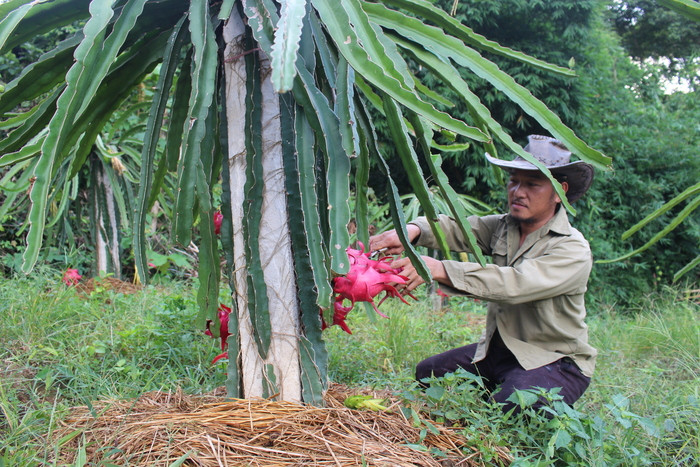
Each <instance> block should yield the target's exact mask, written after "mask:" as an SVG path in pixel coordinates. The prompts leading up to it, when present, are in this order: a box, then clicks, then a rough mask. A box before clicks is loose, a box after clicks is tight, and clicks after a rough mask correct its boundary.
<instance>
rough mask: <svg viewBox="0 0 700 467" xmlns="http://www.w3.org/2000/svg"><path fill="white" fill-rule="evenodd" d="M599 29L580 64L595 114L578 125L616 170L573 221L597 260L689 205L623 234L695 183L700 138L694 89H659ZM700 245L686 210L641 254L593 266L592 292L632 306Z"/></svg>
mask: <svg viewBox="0 0 700 467" xmlns="http://www.w3.org/2000/svg"><path fill="white" fill-rule="evenodd" d="M601 20H602V19H601ZM597 31H599V33H598V35H597V36H596V37H595V40H594V41H592V42H591V43H590V44H589V45H590V49H589V50H587V52H586V53H587V56H588V57H589V60H590V61H589V62H586V63H582V64H581V74H582V78H581V79H582V82H583V83H584V84H585V89H586V94H587V98H586V100H585V102H584V107H583V110H584V112H585V113H586V114H588V115H596V116H598V118H595V119H590V120H589V121H587V122H586V123H585V124H584V125H582V130H581V131H582V133H583V134H584V135H586V137H587V140H588V141H590V142H591V144H593V145H595V146H596V147H599V148H601V149H602V150H603V151H604V152H606V153H608V154H612V155H614V156H615V161H616V162H615V170H614V171H613V172H610V173H603V172H600V171H598V172H597V173H596V180H595V182H594V183H593V187H592V188H591V190H590V192H589V193H588V194H587V195H586V197H585V198H583V199H582V202H583V203H584V204H583V205H582V206H581V212H580V214H579V216H577V219H576V221H575V226H576V227H577V228H578V229H579V230H581V231H582V232H583V233H584V235H585V236H586V238H587V239H588V240H589V242H590V243H591V248H592V251H593V255H594V258H595V259H599V260H603V259H613V258H617V257H619V256H622V255H624V254H626V253H628V252H630V251H633V250H635V249H637V248H640V247H642V246H643V245H644V244H645V243H647V242H648V241H649V240H650V239H651V238H652V237H653V236H654V235H655V234H656V233H657V232H659V231H661V230H663V229H664V228H665V227H666V226H667V225H668V224H669V223H670V221H671V219H673V217H675V216H676V215H678V214H679V213H680V212H681V210H682V209H683V208H685V206H686V204H687V203H680V204H679V205H677V206H675V207H674V208H673V209H670V210H668V211H667V212H666V213H665V214H664V215H662V216H659V217H657V218H655V219H654V220H653V222H650V223H649V224H648V225H646V226H645V228H644V229H642V230H640V231H639V232H637V233H636V234H635V235H633V236H631V237H630V238H629V239H626V240H623V239H622V235H623V233H624V232H625V231H626V230H627V229H629V228H630V227H632V226H633V225H635V224H637V223H638V222H639V221H641V220H642V219H643V218H645V217H646V216H648V215H650V214H651V213H652V212H654V211H656V210H657V209H658V208H660V207H661V206H663V205H664V203H666V202H667V201H670V200H672V199H673V198H674V197H676V196H678V195H679V194H680V193H681V192H683V191H684V190H685V189H686V188H688V187H690V186H692V185H693V184H695V183H697V180H698V177H700V159H698V157H697V154H698V153H700V137H699V136H698V135H699V133H698V132H697V131H694V130H693V129H694V128H696V127H697V122H698V119H700V105H699V101H698V99H697V98H696V96H695V94H696V93H693V92H691V93H688V94H684V93H675V94H671V95H664V94H663V92H662V91H661V90H660V87H659V84H658V82H645V81H644V80H643V79H642V75H643V72H642V71H641V70H639V68H638V67H636V66H635V65H634V64H632V63H631V62H630V61H629V60H628V59H627V57H626V56H625V55H624V53H623V51H622V49H621V48H620V46H619V42H618V40H617V39H616V38H615V36H614V35H612V34H611V33H609V32H606V31H605V29H604V28H599V29H597ZM699 245H700V228H699V225H698V218H697V216H695V215H691V216H690V217H688V218H686V219H685V220H684V222H683V223H682V224H681V225H680V226H678V227H677V228H676V229H675V230H674V231H672V232H671V233H669V234H668V235H666V236H665V237H664V238H662V239H661V240H659V242H658V243H657V244H656V245H654V246H652V247H651V248H649V249H648V250H646V251H645V252H644V253H643V254H642V255H638V256H633V257H632V258H629V259H627V260H625V261H623V262H616V263H611V264H596V265H595V267H594V268H593V274H592V280H591V283H590V288H589V290H590V292H591V293H589V297H590V298H591V299H593V300H594V301H597V300H600V301H602V302H603V303H605V302H607V303H610V302H612V301H613V300H619V301H620V302H621V303H622V304H626V305H629V304H630V303H631V302H632V301H633V300H634V297H638V296H640V293H645V292H647V291H649V290H650V289H653V288H654V287H655V286H656V285H657V284H660V283H661V284H663V283H669V282H670V281H671V279H672V278H673V275H674V274H675V273H676V272H677V271H678V270H680V269H681V268H683V267H684V266H685V265H686V264H688V263H689V262H690V261H691V260H693V258H695V257H697V256H698V253H699V252H698V246H699ZM693 274H694V273H692V272H691V274H690V278H689V280H690V282H691V283H692V282H693V281H694V279H693ZM602 294H611V295H610V296H607V297H604V296H602Z"/></svg>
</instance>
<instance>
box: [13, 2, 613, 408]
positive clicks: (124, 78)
mask: <svg viewBox="0 0 700 467" xmlns="http://www.w3.org/2000/svg"><path fill="white" fill-rule="evenodd" d="M0 18H1V20H0V39H2V41H1V42H0V43H1V44H2V49H1V50H2V51H6V50H11V48H12V47H14V46H15V45H16V44H20V43H22V42H24V41H26V40H28V39H29V38H31V37H33V36H34V35H36V34H41V33H43V32H46V31H49V30H51V29H53V28H56V27H58V26H61V25H63V24H67V23H69V22H73V21H76V20H79V19H84V20H86V22H85V23H84V26H83V27H82V29H81V30H80V31H79V33H77V34H76V36H74V37H73V38H71V39H68V40H67V41H65V42H63V43H61V44H60V45H59V46H58V47H57V48H56V49H54V50H53V51H51V52H48V53H46V54H45V55H43V56H42V57H41V58H40V59H39V60H38V61H36V62H34V63H32V64H30V65H29V66H28V67H27V68H25V70H24V71H23V72H22V73H21V74H20V76H18V77H17V78H16V79H15V80H13V81H12V82H10V83H8V85H7V88H6V90H5V93H4V94H3V95H2V96H0V111H2V112H4V113H5V114H7V113H8V112H11V111H12V110H13V109H15V108H16V107H17V106H18V105H19V104H20V103H21V102H25V101H28V100H32V99H37V98H39V97H40V99H38V102H37V104H36V105H35V106H34V107H33V108H32V109H29V110H27V111H25V112H24V113H22V115H21V116H20V117H17V118H16V120H15V121H16V122H17V124H16V128H15V130H14V131H13V132H12V133H11V134H10V135H9V136H8V138H7V140H10V141H12V143H11V144H10V143H8V142H3V145H2V148H0V151H2V152H0V154H2V155H1V156H0V165H11V164H15V163H18V162H20V161H29V164H28V165H27V167H26V168H25V170H24V172H23V173H25V174H28V175H27V176H28V177H30V178H31V180H32V183H33V186H32V187H31V194H30V198H31V201H32V207H31V210H30V212H29V214H28V221H29V223H30V228H29V232H28V234H27V250H26V254H25V258H24V260H25V263H24V269H25V271H30V270H31V268H32V267H33V266H34V264H35V262H36V260H37V257H38V252H39V250H40V248H41V245H42V237H43V234H44V227H45V223H46V219H47V217H48V215H49V213H48V212H47V200H48V198H49V196H50V194H51V193H52V190H55V189H56V186H55V178H54V177H55V175H56V173H57V169H58V168H59V167H61V166H63V165H64V164H65V165H67V166H68V167H69V168H70V170H69V172H68V173H69V174H74V173H75V171H77V170H78V169H79V167H81V166H82V165H83V164H84V163H85V160H86V155H87V154H88V153H89V151H90V148H91V147H92V145H93V144H94V142H95V138H96V135H97V133H98V132H99V129H100V128H101V127H102V126H103V125H104V124H105V122H106V120H107V119H108V117H109V115H110V114H111V113H112V112H114V111H115V109H117V108H118V107H119V105H120V103H121V102H122V101H123V100H124V98H125V96H126V95H128V93H129V91H130V90H131V89H133V87H134V86H137V85H138V84H139V83H140V81H141V80H142V79H143V77H144V76H145V75H147V74H148V73H149V72H150V71H151V70H153V68H154V67H155V66H156V65H158V64H161V70H160V77H159V82H158V85H157V90H156V92H155V95H154V99H153V102H152V106H151V111H150V116H149V120H148V125H147V128H146V130H145V132H144V134H143V138H144V147H143V152H142V154H141V159H142V163H141V167H142V171H141V183H140V186H139V193H138V196H137V207H136V211H135V213H134V219H135V224H136V225H135V227H134V230H135V232H136V233H135V236H134V246H135V255H136V261H137V272H138V274H139V276H140V277H141V278H142V280H146V267H145V256H144V245H145V242H146V240H145V238H144V223H145V222H144V219H145V213H146V212H147V211H148V209H149V203H150V202H152V200H153V195H154V193H155V191H156V190H158V189H159V187H160V185H161V182H162V177H163V174H164V173H165V172H167V171H174V172H176V173H177V176H178V185H179V186H178V192H177V198H176V200H175V203H174V206H173V210H172V212H173V217H174V220H173V222H174V238H175V240H176V241H178V242H180V243H183V244H188V243H189V242H190V241H192V240H193V239H196V238H197V236H195V234H194V233H193V229H198V234H199V235H198V237H199V238H198V240H199V280H200V290H199V292H198V302H199V304H200V308H201V310H202V311H201V313H200V316H199V318H198V320H197V324H198V326H201V327H202V328H204V326H205V323H206V322H207V320H211V321H215V322H216V321H218V310H217V308H218V293H219V282H218V281H219V276H220V274H219V270H218V265H219V261H218V250H217V237H216V234H215V229H214V222H213V218H214V213H215V209H216V206H214V204H213V201H212V194H211V190H212V185H213V184H214V183H215V182H216V180H217V179H218V177H219V174H220V173H223V182H224V188H225V194H224V205H223V206H222V212H223V214H224V224H223V226H222V232H223V233H222V243H223V244H224V249H225V253H226V255H227V257H229V258H231V261H230V264H229V280H230V283H231V284H232V288H233V300H234V305H235V307H234V308H235V310H236V311H234V312H232V313H231V314H230V315H228V316H227V318H228V320H229V321H228V325H229V328H230V329H232V332H231V336H229V338H228V345H229V357H230V358H229V370H228V374H229V382H228V389H229V393H230V394H231V395H232V396H239V397H240V396H243V397H250V396H260V395H274V394H279V397H281V398H284V399H290V400H294V399H300V398H301V399H303V400H305V401H308V402H315V403H319V402H320V401H321V397H322V393H323V390H324V388H325V384H326V368H325V365H326V364H325V361H326V353H325V347H324V345H323V340H322V338H321V326H322V320H321V319H320V316H319V315H321V316H322V318H323V321H325V323H327V324H332V323H333V315H334V303H333V298H332V289H331V280H332V278H333V277H334V276H336V275H342V274H345V273H346V272H347V271H348V268H349V259H348V256H347V254H346V252H345V248H346V247H347V246H348V243H349V235H348V231H347V224H348V222H349V220H350V217H351V215H352V214H354V215H355V217H356V218H357V221H358V235H359V237H360V239H364V240H366V239H367V225H366V218H367V216H366V212H367V201H366V198H364V197H363V196H362V195H360V197H359V198H358V200H357V203H356V212H355V213H351V212H350V209H349V204H348V199H349V194H350V178H351V173H352V165H353V164H354V165H356V166H357V167H358V170H357V171H356V172H355V184H356V186H357V187H364V186H366V183H367V182H366V180H367V176H368V175H367V170H366V167H368V165H369V163H368V160H369V159H370V157H372V158H375V159H376V160H377V161H379V164H378V166H379V168H380V170H381V171H382V172H383V175H384V177H386V179H387V180H388V183H389V186H390V187H391V190H390V193H391V206H392V216H393V218H394V221H395V224H396V225H397V226H399V230H400V232H401V233H402V234H404V240H405V230H404V225H405V223H404V220H403V218H402V213H401V205H400V201H399V199H398V190H397V189H396V186H395V184H394V182H393V180H392V174H391V171H390V170H389V168H388V165H387V164H386V161H385V160H384V158H383V156H382V153H381V151H379V150H378V148H377V145H376V136H375V133H374V129H373V125H374V123H373V121H372V119H371V117H370V112H369V110H368V106H374V107H376V108H377V109H379V110H380V111H381V112H382V114H383V115H384V116H385V118H386V119H387V121H390V122H391V124H390V127H389V129H390V131H391V133H392V135H393V138H394V140H395V142H396V144H397V145H399V146H401V148H402V151H401V153H400V155H401V161H402V167H401V169H402V170H405V171H406V173H407V175H408V179H409V180H410V181H411V186H412V189H413V190H414V192H415V193H416V195H417V196H418V198H419V199H420V201H421V204H422V206H423V209H424V210H425V212H429V213H430V212H432V211H433V210H432V208H431V197H430V190H429V187H428V186H427V184H426V182H425V177H424V176H423V175H422V169H421V164H420V162H419V157H421V158H422V160H423V161H424V162H425V163H426V164H427V166H428V167H429V169H430V172H431V175H432V177H433V178H434V179H435V180H436V183H437V186H438V187H439V189H440V190H441V192H442V193H443V195H444V196H445V197H447V198H449V197H452V196H454V195H455V194H454V192H453V190H452V189H451V187H450V186H449V184H448V183H447V177H446V175H445V173H444V171H443V169H442V167H441V157H440V155H439V154H438V153H437V152H436V149H433V146H434V145H433V141H434V138H433V136H434V134H437V133H438V132H447V133H450V134H452V135H453V137H454V138H455V139H457V140H464V141H474V142H478V143H483V144H486V145H488V146H491V145H492V144H493V141H495V140H498V141H499V142H500V144H502V145H503V146H504V147H506V148H508V149H509V150H510V151H512V152H514V153H516V154H518V155H520V156H522V157H524V158H525V159H527V160H530V161H532V162H534V163H536V164H539V162H537V161H536V160H535V159H534V158H532V156H530V155H529V154H528V153H526V152H525V151H524V150H523V149H522V147H521V146H520V145H518V144H517V143H515V142H514V141H513V139H512V138H511V137H510V136H509V135H508V134H507V133H506V132H505V131H503V128H502V127H501V125H500V124H499V123H498V122H497V121H496V120H495V119H494V118H493V117H492V116H491V114H490V112H489V110H488V109H487V107H486V106H485V105H484V104H482V103H481V102H480V101H479V99H478V98H477V97H476V95H475V94H474V93H473V92H472V91H471V89H470V87H469V85H468V84H467V83H466V82H465V81H464V80H463V79H462V78H461V77H460V75H459V73H458V72H457V67H465V68H469V69H470V70H472V71H473V72H474V73H475V74H476V75H477V76H479V77H480V78H481V79H483V80H485V81H487V82H489V83H490V84H491V85H492V86H493V87H495V88H496V89H498V90H499V91H500V92H502V93H504V94H505V95H507V96H508V97H509V98H510V99H512V100H513V101H514V102H516V103H517V104H518V105H519V106H520V107H521V108H522V109H523V111H524V112H526V113H527V114H528V115H531V116H532V117H533V118H535V119H536V120H537V121H538V122H539V124H540V125H541V126H542V128H545V129H546V130H547V131H549V132H550V133H551V134H553V135H554V136H556V137H558V138H559V139H560V140H562V141H563V142H564V143H565V144H567V146H569V147H570V148H571V149H572V151H574V152H575V153H576V154H578V155H579V156H580V157H581V158H582V159H584V160H586V161H588V162H591V163H593V164H595V165H596V166H598V167H600V168H603V169H605V168H607V167H608V166H609V164H610V159H609V158H607V157H606V156H604V155H603V154H601V153H600V152H598V151H596V150H594V149H592V148H590V147H589V146H588V145H587V144H585V143H584V142H583V141H582V140H580V139H579V138H578V137H577V136H576V135H575V134H574V132H573V131H572V130H570V129H569V128H568V127H567V126H565V125H564V124H563V123H562V122H561V120H560V119H559V117H557V116H556V115H555V114H554V113H553V112H551V111H550V110H549V109H548V108H547V107H546V105H545V104H544V103H543V102H541V101H540V100H538V99H536V98H535V97H534V96H533V95H532V94H531V93H530V92H529V91H528V90H527V89H526V88H525V87H523V86H521V85H519V84H518V83H516V81H515V80H514V79H513V78H512V77H511V76H509V75H508V74H507V73H504V72H503V71H501V70H500V69H499V68H498V67H497V66H496V65H495V64H494V63H493V62H491V61H489V60H487V59H485V58H484V57H483V56H482V55H481V54H480V53H479V52H478V50H482V51H486V52H488V53H491V54H495V55H498V56H504V57H508V58H510V59H512V60H517V61H522V62H527V63H529V64H530V65H531V66H534V67H538V68H541V69H544V70H548V71H549V72H552V73H560V74H564V75H571V74H572V72H571V71H570V70H569V69H567V68H563V67H559V66H554V65H550V64H548V63H545V62H543V61H541V60H538V59H535V58H533V57H530V56H528V55H525V54H523V53H520V52H516V51H513V50H511V49H508V48H505V47H502V46H500V45H498V44H497V43H495V42H492V41H490V40H487V39H485V38H484V37H483V36H480V35H478V34H475V33H474V32H473V31H472V30H471V29H469V28H468V27H467V26H465V25H463V24H461V23H460V22H459V21H457V20H455V19H454V18H453V17H451V16H449V15H448V14H447V13H446V12H444V11H443V10H440V9H438V8H436V7H434V6H433V5H432V4H431V3H429V2H427V1H425V0H385V1H384V2H380V3H375V2H369V1H365V0H340V1H338V2H328V1H327V0H311V1H304V0H288V1H283V2H280V3H275V2H273V1H270V0H243V1H238V2H234V1H233V0H225V1H223V2H218V1H217V2H213V1H212V2H209V1H205V0H191V1H190V2H182V1H181V0H111V1H110V0H93V1H91V2H89V3H88V2H87V1H85V0H55V1H53V2H46V3H36V2H33V1H28V0H12V1H10V2H8V3H5V4H3V5H0ZM407 57H410V60H412V61H414V62H415V63H417V64H419V65H420V66H421V67H422V68H424V69H427V70H430V72H431V73H432V74H434V75H435V76H437V77H439V79H440V80H442V81H443V82H445V83H448V84H449V85H450V87H451V88H452V89H453V90H454V91H455V92H456V96H457V98H459V99H460V100H461V101H463V102H464V103H465V104H466V105H467V106H468V107H469V109H470V112H471V114H472V118H473V119H474V126H470V125H467V124H466V123H465V122H464V121H462V120H460V119H458V118H455V117H454V116H452V115H450V114H448V113H445V112H443V111H440V110H438V109H437V108H436V107H435V106H434V105H433V104H432V103H431V102H433V101H432V100H433V99H437V101H444V98H441V97H440V96H439V95H436V94H435V93H434V92H432V91H430V89H429V88H427V87H426V86H425V85H424V84H423V83H422V82H421V80H420V78H419V77H418V76H416V75H415V74H414V73H412V72H411V68H410V67H409V66H408V63H407ZM171 99H172V101H171ZM166 110H167V114H166ZM166 116H167V118H166ZM166 121H167V130H168V131H167V133H168V136H167V144H166V146H167V147H166V150H165V151H163V152H159V151H158V149H157V147H158V146H157V141H158V138H159V136H160V134H161V131H162V130H163V129H164V122H166ZM414 138H415V140H414ZM353 161H354V162H353ZM542 168H543V170H544V172H545V173H546V174H547V176H549V177H550V179H551V174H549V172H548V171H547V170H546V168H544V167H542ZM69 178H70V177H69ZM552 180H553V179H552ZM555 185H556V187H557V189H558V190H561V187H560V186H559V184H558V183H556V182H555ZM361 192H362V190H358V193H361ZM560 194H561V195H562V196H561V197H562V198H563V199H565V197H564V196H563V193H561V191H560ZM453 206H457V203H453ZM569 208H570V209H572V208H571V207H570V206H569ZM454 209H455V212H453V213H452V214H453V215H455V217H457V218H460V219H461V216H460V215H459V214H460V212H459V211H458V208H457V207H455V208H454ZM461 220H464V219H461ZM464 229H465V232H469V229H468V226H466V225H465V226H464ZM405 243H406V247H407V252H408V255H409V256H410V257H411V258H412V260H413V261H414V262H415V263H416V264H417V266H418V267H419V270H420V271H421V273H422V274H423V275H424V276H425V278H426V280H428V281H429V280H430V277H429V272H428V271H427V268H425V266H424V265H423V264H422V263H421V261H420V259H419V257H418V255H417V254H416V252H415V251H414V249H413V247H412V246H411V245H410V244H408V242H405ZM216 328H217V327H216V326H212V329H214V330H216Z"/></svg>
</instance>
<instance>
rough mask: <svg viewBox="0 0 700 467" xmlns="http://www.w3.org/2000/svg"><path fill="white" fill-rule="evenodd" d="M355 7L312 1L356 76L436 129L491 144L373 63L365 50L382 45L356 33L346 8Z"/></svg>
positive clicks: (345, 1) (347, 0) (352, 1)
mask: <svg viewBox="0 0 700 467" xmlns="http://www.w3.org/2000/svg"><path fill="white" fill-rule="evenodd" d="M355 5H357V0H341V1H338V2H328V1H326V0H314V1H313V6H314V8H315V9H316V10H317V11H318V12H319V15H320V16H321V20H322V21H323V22H324V24H325V26H326V28H327V30H328V32H329V33H330V35H331V36H332V37H333V40H334V41H335V44H336V46H337V47H338V49H339V51H340V52H341V53H342V54H343V56H344V57H345V59H346V60H347V61H348V62H349V63H350V65H351V66H352V67H353V68H354V69H355V71H356V73H358V74H359V75H362V76H363V77H364V78H365V79H366V80H367V81H369V82H370V83H372V84H373V85H374V86H376V87H377V88H379V89H381V90H382V91H383V92H385V93H387V94H389V95H390V96H391V97H393V98H394V99H396V100H397V101H398V102H399V103H401V104H402V105H404V106H406V107H408V108H410V109H411V110H413V111H415V112H417V113H419V114H421V115H423V116H424V117H425V118H427V119H428V120H430V121H432V122H433V123H435V124H436V125H439V126H441V127H443V128H446V129H449V130H452V131H454V132H456V133H459V134H461V135H464V136H466V137H468V138H471V139H475V140H477V141H488V137H486V136H485V135H484V134H483V133H482V132H481V131H479V130H478V129H476V128H472V127H469V126H467V125H466V124H465V123H464V122H461V121H459V120H455V119H453V118H452V117H450V116H449V115H447V114H445V113H443V112H440V111H438V110H437V109H435V107H433V106H432V105H430V104H428V103H426V102H425V101H423V100H422V99H421V98H420V96H419V95H418V94H417V93H416V91H414V90H407V89H406V87H405V85H404V84H403V83H402V82H401V81H400V80H399V79H397V78H395V77H394V76H393V74H394V72H393V71H392V70H389V69H387V68H385V67H383V66H381V65H380V64H378V63H375V62H373V61H372V60H371V59H370V57H369V56H368V52H367V50H366V49H365V47H370V45H368V44H372V47H374V48H375V49H379V50H381V45H378V44H377V42H378V39H377V38H376V37H374V36H361V37H360V36H358V33H357V32H356V31H355V30H354V29H353V27H352V25H351V22H350V16H349V14H348V12H347V11H346V8H349V9H352V8H353V7H354V6H355ZM353 11H354V10H353ZM373 31H374V30H373Z"/></svg>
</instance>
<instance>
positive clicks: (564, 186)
mask: <svg viewBox="0 0 700 467" xmlns="http://www.w3.org/2000/svg"><path fill="white" fill-rule="evenodd" d="M561 189H562V190H564V193H568V192H569V182H561ZM554 197H555V200H554V201H556V202H557V203H561V198H560V197H559V195H558V194H557V192H556V191H555V192H554Z"/></svg>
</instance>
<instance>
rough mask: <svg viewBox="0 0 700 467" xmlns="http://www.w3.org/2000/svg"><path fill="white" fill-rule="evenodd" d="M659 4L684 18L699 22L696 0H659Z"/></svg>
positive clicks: (698, 7) (699, 15) (698, 9)
mask: <svg viewBox="0 0 700 467" xmlns="http://www.w3.org/2000/svg"><path fill="white" fill-rule="evenodd" d="M659 4H660V5H663V6H665V7H667V8H670V9H671V10H673V11H675V12H677V13H680V14H681V15H683V16H685V17H686V18H689V19H692V20H693V21H698V22H700V3H699V2H697V1H696V0H659Z"/></svg>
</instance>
